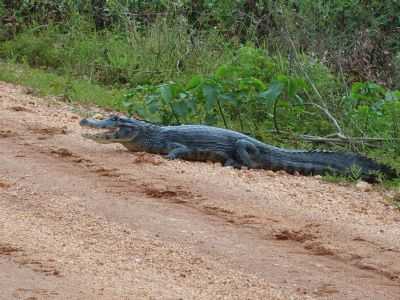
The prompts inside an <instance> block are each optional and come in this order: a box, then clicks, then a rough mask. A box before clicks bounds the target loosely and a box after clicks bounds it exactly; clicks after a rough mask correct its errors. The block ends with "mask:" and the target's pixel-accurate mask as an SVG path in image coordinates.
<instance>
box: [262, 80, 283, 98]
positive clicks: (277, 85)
mask: <svg viewBox="0 0 400 300" xmlns="http://www.w3.org/2000/svg"><path fill="white" fill-rule="evenodd" d="M282 91H283V84H282V83H281V82H279V81H275V82H273V83H272V84H271V85H270V86H269V88H268V90H266V91H265V92H262V93H260V94H259V96H260V97H261V98H262V99H264V100H266V101H267V102H274V101H275V100H276V99H277V98H278V97H279V96H280V95H281V94H282Z"/></svg>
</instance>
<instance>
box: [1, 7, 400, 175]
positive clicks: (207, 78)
mask: <svg viewBox="0 0 400 300" xmlns="http://www.w3.org/2000/svg"><path fill="white" fill-rule="evenodd" d="M399 15H400V4H397V3H395V1H389V0H384V1H369V2H368V3H365V2H362V1H359V0H338V1H322V0H304V1H287V0H276V1H269V0H264V1H251V0H239V1H225V0H223V1H213V0H203V1H187V0H181V1H170V0H163V1H161V0H159V1H158V0H153V1H137V0H109V1H105V0H83V1H72V0H58V1H37V0H18V1H8V0H0V58H2V59H4V60H5V61H7V62H8V63H6V64H1V65H0V67H1V68H2V72H1V74H0V80H6V81H12V82H18V83H21V84H24V85H29V86H32V87H34V88H37V89H38V90H40V91H41V92H42V93H43V94H53V95H58V96H62V97H64V98H65V99H67V100H79V101H85V102H92V103H96V104H98V105H102V106H110V107H113V108H115V109H118V110H123V111H125V112H129V113H135V114H138V115H140V116H142V117H144V118H146V119H149V120H152V121H155V122H161V123H165V124H170V123H206V124H212V125H218V126H223V127H227V128H232V129H235V130H239V131H242V132H245V133H249V134H251V135H252V136H255V137H257V138H259V139H262V140H264V141H266V142H269V143H273V144H275V145H284V146H288V147H295V148H299V147H302V148H304V147H305V148H313V147H314V146H317V147H319V148H321V147H322V148H329V149H336V150H338V149H348V150H352V151H358V152H363V153H364V154H367V155H368V156H370V157H374V158H377V159H378V160H380V161H383V162H386V163H389V164H391V165H393V166H395V167H397V168H400V160H399V156H400V91H399V90H398V88H400V84H399V79H400V73H399V72H400V71H399V70H400V42H399V41H400V39H399V38H400V33H399V31H398V28H399V27H400V18H399V17H398V16H399ZM10 63H18V64H20V66H17V67H16V66H15V65H13V64H10ZM355 175H356V174H355Z"/></svg>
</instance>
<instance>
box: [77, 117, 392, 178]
mask: <svg viewBox="0 0 400 300" xmlns="http://www.w3.org/2000/svg"><path fill="white" fill-rule="evenodd" d="M80 125H81V126H84V127H91V128H97V129H110V131H108V132H105V133H99V134H93V135H92V134H84V135H83V136H84V137H86V138H89V139H92V140H94V141H96V142H99V143H120V144H122V145H124V146H125V147H126V148H127V149H128V150H130V151H133V152H139V151H140V152H149V153H154V154H161V155H166V156H167V158H169V159H185V160H195V161H213V162H221V163H222V164H223V165H225V166H233V167H237V168H240V167H242V166H246V167H248V168H252V169H270V170H274V171H276V170H285V171H287V172H288V173H291V174H292V173H295V172H298V173H300V174H304V175H315V174H326V173H335V174H342V175H348V174H349V172H350V169H351V168H352V167H353V166H355V167H356V168H358V169H359V171H360V172H361V174H360V175H361V178H362V179H364V180H366V181H370V182H373V181H376V180H377V173H378V172H379V173H381V174H382V175H385V176H386V177H389V178H392V177H395V176H397V174H396V172H395V171H394V170H393V169H391V168H389V167H387V166H385V165H381V164H378V163H376V162H375V161H373V160H371V159H368V158H366V157H363V156H360V155H357V154H353V153H340V152H320V151H302V150H300V151H299V150H288V149H282V148H277V147H274V146H271V145H267V144H264V143H262V142H260V141H258V140H256V139H254V138H251V137H249V136H247V135H244V134H242V133H239V132H236V131H232V130H227V129H223V128H217V127H211V126H205V125H179V126H159V125H155V124H152V123H148V122H145V121H140V120H136V119H128V118H122V117H117V116H112V117H111V118H109V119H106V120H94V119H83V120H82V121H81V122H80Z"/></svg>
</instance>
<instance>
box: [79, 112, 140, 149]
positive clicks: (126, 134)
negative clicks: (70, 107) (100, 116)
mask: <svg viewBox="0 0 400 300" xmlns="http://www.w3.org/2000/svg"><path fill="white" fill-rule="evenodd" d="M136 122H138V123H140V122H141V121H138V120H134V119H128V118H123V117H119V116H111V117H110V118H108V119H104V120H96V119H83V120H81V121H80V123H79V124H80V125H81V126H82V127H90V128H95V129H105V130H106V131H104V132H100V133H95V134H91V133H83V134H82V136H83V137H85V138H87V139H91V140H93V141H96V142H98V143H102V144H109V143H127V142H130V141H132V140H133V139H134V138H135V137H136V136H137V135H138V134H139V133H140V129H141V127H142V126H140V124H136Z"/></svg>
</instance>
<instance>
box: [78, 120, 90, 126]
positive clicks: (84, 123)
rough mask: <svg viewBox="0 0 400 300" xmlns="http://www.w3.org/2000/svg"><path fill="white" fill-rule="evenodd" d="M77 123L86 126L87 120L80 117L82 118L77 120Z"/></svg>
mask: <svg viewBox="0 0 400 300" xmlns="http://www.w3.org/2000/svg"><path fill="white" fill-rule="evenodd" d="M79 125H81V126H88V125H89V121H88V120H87V119H82V120H81V121H80V122H79Z"/></svg>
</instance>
